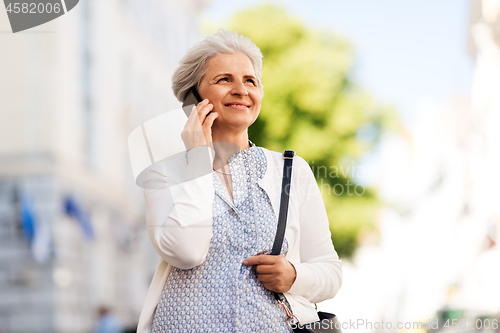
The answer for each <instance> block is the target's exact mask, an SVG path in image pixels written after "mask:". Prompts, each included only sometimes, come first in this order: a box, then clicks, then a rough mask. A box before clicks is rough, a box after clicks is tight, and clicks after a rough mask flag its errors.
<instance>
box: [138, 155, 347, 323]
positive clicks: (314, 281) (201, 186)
mask: <svg viewBox="0 0 500 333" xmlns="http://www.w3.org/2000/svg"><path fill="white" fill-rule="evenodd" d="M261 148H262V147H261ZM262 149H263V151H264V153H265V156H266V158H267V170H266V173H265V175H264V176H263V178H262V179H260V180H259V181H258V184H259V185H260V187H261V188H262V189H263V190H264V191H265V192H266V193H267V195H268V197H269V198H270V201H271V205H272V207H273V209H274V212H275V215H276V218H278V216H279V208H280V200H281V182H282V176H283V157H282V154H281V153H279V152H275V151H270V150H268V149H265V148H262ZM214 155H215V151H214V150H213V148H210V147H208V146H201V147H197V148H194V149H191V150H190V151H189V152H188V153H187V154H186V158H178V159H176V160H174V161H169V162H164V163H163V164H162V163H157V164H156V165H153V167H152V170H153V173H152V174H154V175H156V179H155V180H152V181H150V182H149V184H150V185H151V183H152V182H153V181H156V182H157V185H158V181H159V182H160V183H162V184H163V189H158V186H148V187H149V188H151V187H156V188H157V189H145V190H144V197H145V200H146V220H147V225H148V232H149V236H150V238H151V241H152V242H153V245H154V247H155V249H156V250H157V252H158V253H159V254H160V257H161V259H160V263H159V264H158V267H157V269H156V272H155V274H154V276H153V280H152V282H151V285H150V287H149V290H148V293H147V296H146V300H145V302H144V306H143V309H142V312H141V315H140V318H139V325H138V327H137V332H140V333H149V331H150V328H151V325H152V323H153V317H154V313H155V310H156V306H157V304H158V301H159V299H160V296H161V294H162V291H163V288H164V285H165V282H166V281H167V278H168V275H169V273H170V271H171V269H172V266H175V267H178V268H180V269H189V268H193V267H195V266H198V265H200V264H202V263H203V262H204V260H205V258H206V256H207V253H208V249H209V246H210V240H211V238H212V204H213V201H214V196H215V191H214V187H213V175H212V163H213V159H214ZM167 167H168V169H169V171H168V172H166V171H165V170H166V168H167ZM158 175H159V176H160V177H159V178H158ZM153 178H154V177H153ZM151 179H152V178H151ZM158 179H159V180H158ZM186 180H188V181H186ZM165 183H170V184H177V185H173V186H170V187H168V188H167V187H165ZM285 237H286V239H287V241H288V246H289V250H288V253H287V255H286V258H287V259H288V260H289V261H290V262H291V263H292V264H293V265H294V267H295V270H296V272H297V276H296V279H295V282H294V283H293V285H292V287H291V288H290V290H288V292H286V293H284V295H285V297H286V299H287V300H288V302H289V304H290V306H291V308H292V312H293V313H294V314H295V315H296V316H297V318H298V319H299V320H300V322H301V323H302V324H306V323H310V322H314V321H317V320H319V318H318V315H317V313H316V310H315V308H314V305H313V304H312V303H316V302H321V301H324V300H326V299H330V298H332V297H334V296H335V295H336V294H337V292H338V290H339V289H340V286H341V285H342V263H341V261H340V260H339V257H338V255H337V252H336V251H335V249H334V247H333V244H332V241H331V234H330V230H329V222H328V218H327V214H326V210H325V206H324V203H323V199H322V197H321V193H320V190H319V188H318V185H317V183H316V181H315V179H314V175H313V173H312V171H311V169H310V167H309V165H308V164H307V162H306V161H305V160H304V159H303V158H301V157H299V156H297V155H296V156H295V158H294V161H293V169H292V182H291V193H290V202H289V209H288V217H287V225H286V231H285ZM271 248H272V244H269V250H270V249H271Z"/></svg>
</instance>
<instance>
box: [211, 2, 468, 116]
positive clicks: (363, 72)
mask: <svg viewBox="0 0 500 333" xmlns="http://www.w3.org/2000/svg"><path fill="white" fill-rule="evenodd" d="M263 2H271V3H278V4H282V5H283V6H284V7H286V8H287V9H288V10H289V12H290V13H291V14H292V15H294V16H296V17H299V18H301V19H302V20H303V21H304V23H305V24H306V25H308V26H310V27H312V28H322V29H329V30H332V31H335V32H337V33H338V34H340V35H342V36H344V37H346V38H348V39H349V40H350V41H351V42H352V43H353V44H354V45H355V48H356V67H355V71H354V78H355V80H356V82H358V83H359V84H361V85H362V86H364V87H365V88H367V89H368V91H369V92H370V93H371V94H372V95H373V96H374V97H375V98H376V99H377V100H378V101H380V102H381V103H385V104H393V105H395V107H396V109H397V110H398V111H399V112H400V114H401V117H402V120H403V122H404V123H405V124H407V125H410V124H411V123H412V122H413V120H414V119H415V115H416V112H418V109H419V107H420V106H421V105H422V104H423V103H426V102H428V101H436V102H440V101H445V100H446V99H447V98H450V97H452V96H455V95H464V94H468V93H469V90H470V86H471V81H472V70H473V60H472V59H471V58H470V56H469V55H468V52H467V34H468V23H469V7H470V0H439V1H431V0H404V1H401V0H377V1H374V0H342V1H341V0H327V1H326V0H324V1H319V0H309V1H307V2H306V1H303V0H302V1H295V0H288V1H284V0H274V1H260V0H254V1H242V0H233V1H227V0H214V1H212V2H211V4H210V5H209V6H208V8H207V9H206V14H205V16H204V20H207V21H209V22H212V23H213V22H226V21H227V20H228V19H229V18H230V17H231V16H232V15H233V14H234V13H236V12H238V11H240V10H242V9H244V8H248V7H250V6H257V5H259V4H261V3H263ZM220 24H221V26H223V23H220Z"/></svg>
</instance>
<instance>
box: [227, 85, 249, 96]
mask: <svg viewBox="0 0 500 333" xmlns="http://www.w3.org/2000/svg"><path fill="white" fill-rule="evenodd" d="M231 94H233V95H240V96H246V95H248V91H247V87H245V85H244V84H243V82H234V83H233V89H232V90H231Z"/></svg>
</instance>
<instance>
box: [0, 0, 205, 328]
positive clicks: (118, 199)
mask: <svg viewBox="0 0 500 333" xmlns="http://www.w3.org/2000/svg"><path fill="white" fill-rule="evenodd" d="M207 4H208V2H207V1H203V0H192V1H191V0H188V1H182V2H179V1H139V0H116V1H96V0H85V1H80V3H79V4H78V6H77V7H75V9H74V10H73V11H71V12H69V13H68V14H66V15H65V16H62V17H60V18H59V19H57V20H54V21H52V22H49V23H47V24H45V25H43V26H40V27H37V28H35V29H32V30H28V31H25V32H20V33H18V34H15V35H13V34H5V33H4V34H1V35H0V45H1V46H0V48H1V50H2V51H1V52H0V73H1V74H0V75H1V79H0V91H1V93H0V94H1V96H0V101H1V102H0V103H1V111H0V127H1V131H0V331H2V332H3V331H5V332H91V331H92V330H93V328H94V327H95V325H96V322H97V319H98V309H99V308H100V307H107V308H109V309H110V310H111V312H112V313H114V314H115V315H116V317H117V318H118V319H119V320H120V321H121V322H122V324H123V325H124V326H126V327H131V328H135V324H136V321H137V320H138V316H139V311H140V309H141V307H142V303H143V300H144V296H145V293H146V291H147V288H148V286H149V283H150V280H151V277H152V274H153V272H154V269H155V268H156V264H157V260H158V256H156V255H155V254H154V253H153V252H154V249H153V248H152V246H151V245H150V241H149V237H148V235H147V232H146V230H145V227H144V226H145V216H144V211H143V208H142V203H143V201H144V199H143V196H142V191H141V190H140V189H139V188H138V187H137V186H136V185H135V183H134V180H133V177H132V173H131V170H130V160H129V155H128V147H127V137H128V135H129V133H130V132H131V131H132V129H134V128H135V127H136V126H138V125H140V124H141V123H142V122H144V121H145V120H148V119H150V118H152V117H154V116H156V115H158V114H161V113H164V112H166V111H168V110H170V109H173V108H175V107H177V106H178V102H177V101H176V100H175V99H174V97H173V94H172V93H171V88H170V87H171V81H170V80H171V76H172V73H173V70H174V68H175V66H176V64H177V62H178V60H179V59H180V57H181V56H182V55H183V54H184V52H185V51H186V49H187V48H188V47H189V46H190V45H192V44H193V43H194V42H195V41H196V40H198V39H199V36H200V32H199V30H200V29H199V27H198V21H199V19H198V17H199V15H200V12H201V11H202V10H203V8H204V7H205V6H206V5H207ZM0 26H1V28H0V29H1V30H3V31H7V30H10V26H9V23H8V18H7V15H6V12H5V11H4V10H1V11H0Z"/></svg>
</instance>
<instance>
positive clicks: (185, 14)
mask: <svg viewBox="0 0 500 333" xmlns="http://www.w3.org/2000/svg"><path fill="white" fill-rule="evenodd" d="M209 2H210V1H208V0H205V1H204V0H188V1H183V2H174V1H139V0H112V1H101V2H98V1H96V0H82V1H81V2H80V3H79V4H78V6H77V7H75V9H74V10H72V11H71V12H69V13H68V14H66V15H64V16H62V17H60V18H59V19H57V20H54V21H52V22H49V23H47V24H45V25H43V26H40V27H38V28H36V29H32V30H33V31H26V32H24V33H18V34H15V35H9V34H0V45H1V50H2V52H1V53H0V74H1V79H0V94H1V95H0V103H1V109H0V128H1V131H0V331H5V332H91V331H92V330H93V328H94V327H95V326H96V323H97V321H98V310H99V309H100V308H102V307H105V308H109V309H110V310H111V312H112V313H113V314H114V315H115V316H116V318H117V319H118V320H119V321H121V322H122V324H123V325H124V326H125V327H129V328H131V329H133V328H134V327H135V324H136V321H137V319H138V316H139V311H140V309H141V307H142V302H143V299H144V296H145V293H146V290H147V287H148V286H149V283H150V280H151V277H152V274H153V272H154V269H155V268H156V264H157V261H158V259H159V257H158V256H157V255H156V253H155V252H154V249H153V248H152V246H151V245H150V240H149V237H148V235H147V232H146V230H145V216H144V209H143V206H142V204H143V196H142V190H141V189H140V188H139V187H137V186H136V184H135V183H134V180H133V177H132V171H131V169H130V161H129V156H128V151H127V136H128V134H129V133H130V132H131V131H132V130H133V129H134V128H135V127H136V126H138V125H140V124H141V123H143V122H144V121H146V120H148V119H151V118H153V117H155V116H157V115H159V114H162V113H164V112H166V111H169V110H172V109H174V108H177V107H178V106H179V103H178V102H177V100H175V98H174V96H173V95H172V93H171V88H170V86H171V82H170V80H171V76H172V73H173V70H174V68H175V66H176V64H177V62H178V60H179V59H180V57H181V56H182V55H183V54H184V52H185V51H186V49H187V48H188V47H189V46H191V45H192V44H193V43H194V42H195V41H197V40H198V39H199V38H200V37H201V34H200V28H199V23H200V15H202V13H203V12H204V10H205V8H206V7H207V6H208V5H209ZM428 10H430V9H428ZM0 12H1V11H0ZM294 28H295V25H291V29H294ZM0 29H1V30H5V31H6V30H9V26H8V20H7V16H6V14H5V13H4V12H1V13H0ZM467 34H468V35H466V34H465V33H464V36H463V38H464V39H468V45H469V55H470V57H471V58H472V59H473V61H474V63H475V69H474V74H473V80H472V83H471V87H472V89H471V91H470V94H456V95H454V96H450V97H448V98H447V99H444V100H435V101H433V100H430V101H428V102H427V103H425V104H422V105H421V106H419V109H418V110H417V112H415V114H416V116H415V117H414V120H413V121H412V123H411V124H409V125H407V126H405V127H404V128H403V129H402V130H401V131H400V132H397V133H395V132H392V133H387V134H386V135H385V136H384V137H383V139H382V142H381V144H380V150H379V158H378V159H379V161H380V165H379V166H378V169H379V170H380V171H379V172H378V177H377V179H376V185H377V187H378V191H379V195H380V197H381V199H382V200H383V201H384V202H385V205H384V207H383V208H382V209H381V210H380V212H379V213H378V215H377V221H378V226H377V227H378V232H379V237H378V239H377V240H374V238H373V237H371V236H367V237H365V238H363V239H362V241H361V242H360V244H361V246H360V247H359V248H358V249H357V250H356V252H355V254H354V256H353V257H352V259H351V260H343V264H344V285H343V287H342V288H341V290H340V292H339V294H338V295H337V296H336V297H335V298H334V299H333V300H330V301H325V302H323V303H321V304H319V308H320V309H325V310H329V311H332V312H335V313H337V314H338V316H339V320H341V321H349V320H354V321H356V320H358V319H364V320H370V321H372V322H376V321H379V322H380V321H381V320H384V321H385V322H388V321H390V322H393V323H396V322H414V321H421V322H424V323H427V321H428V320H429V319H433V318H437V317H439V318H440V324H441V325H442V324H444V322H445V319H446V318H458V319H461V318H466V319H474V320H475V319H477V318H498V316H499V313H500V282H498V281H500V254H499V253H500V252H499V251H500V250H499V246H498V240H499V234H500V210H499V208H498V207H499V205H498V200H499V196H498V195H497V194H496V188H499V187H500V176H499V175H498V172H497V171H498V170H500V131H499V130H498V129H497V128H496V127H497V126H498V124H500V97H499V96H500V94H498V91H500V0H472V1H471V2H470V25H469V28H468V32H467ZM273 43H274V42H273V41H271V42H270V44H273ZM464 52H465V50H464ZM346 62H348V61H346ZM268 89H269V86H268ZM426 330H427V329H426V328H424V329H422V330H418V329H417V330H411V329H405V330H398V329H396V328H395V327H393V328H391V329H376V328H375V329H366V328H358V329H355V330H350V329H345V330H344V332H349V331H358V332H382V331H383V332H410V331H415V332H417V331H426ZM440 330H443V327H441V328H440ZM429 331H430V330H429ZM448 331H451V330H448ZM467 332H470V330H467Z"/></svg>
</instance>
